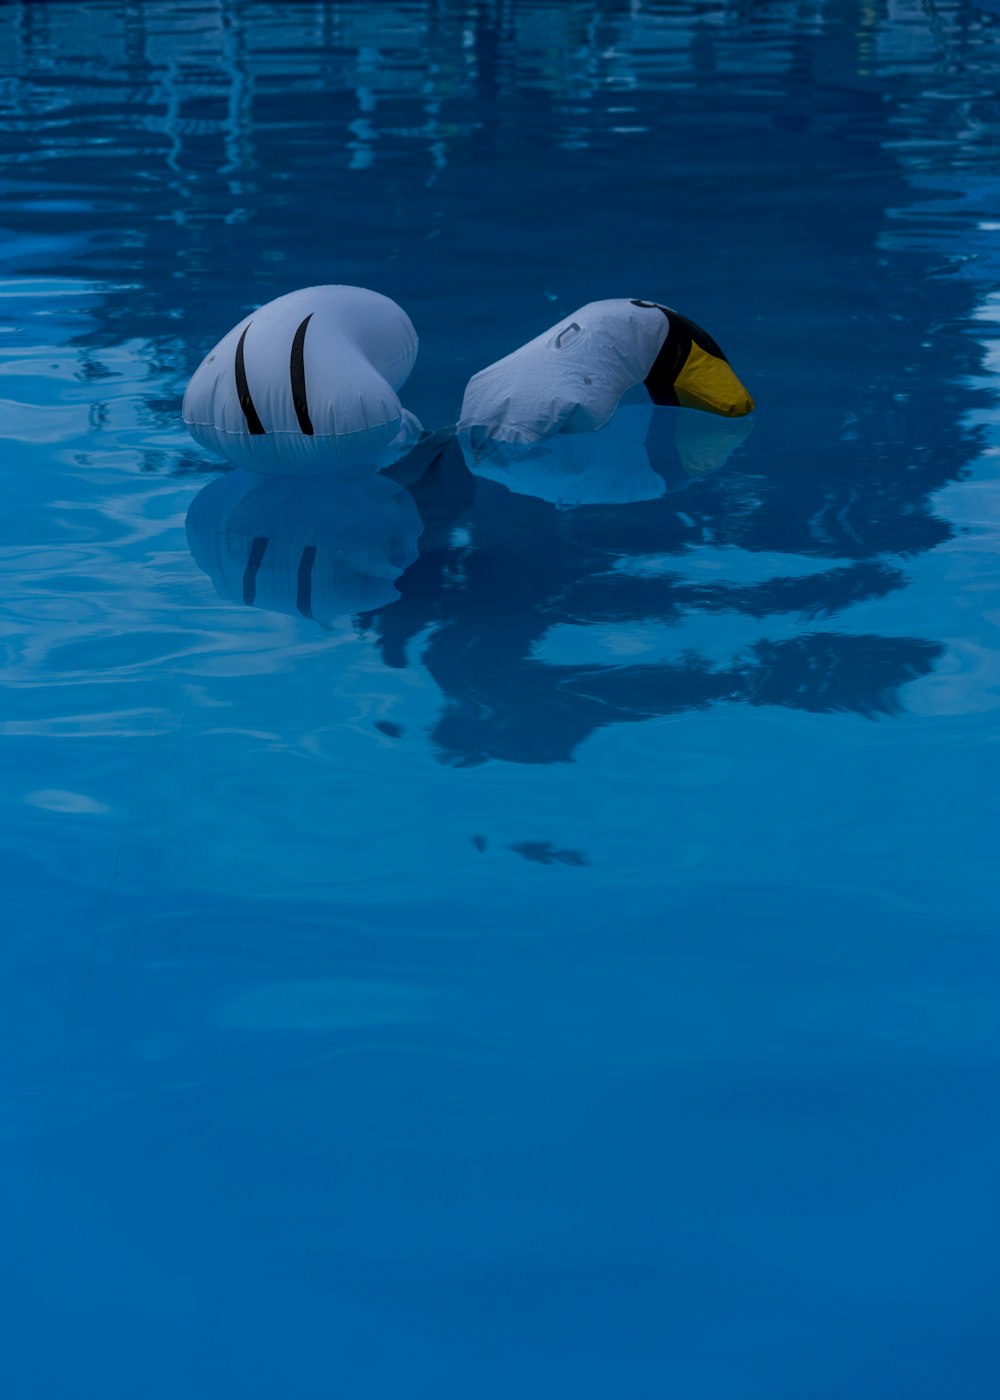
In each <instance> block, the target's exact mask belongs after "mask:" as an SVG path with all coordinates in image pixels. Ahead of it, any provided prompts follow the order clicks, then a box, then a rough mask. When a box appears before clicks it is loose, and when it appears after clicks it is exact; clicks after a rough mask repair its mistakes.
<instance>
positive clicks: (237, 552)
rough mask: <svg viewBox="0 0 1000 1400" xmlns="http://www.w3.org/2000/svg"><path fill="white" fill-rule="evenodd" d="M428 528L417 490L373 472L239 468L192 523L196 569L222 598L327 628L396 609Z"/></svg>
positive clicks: (215, 488)
mask: <svg viewBox="0 0 1000 1400" xmlns="http://www.w3.org/2000/svg"><path fill="white" fill-rule="evenodd" d="M421 529H422V524H421V519H420V514H419V511H418V510H417V507H416V504H415V502H414V500H413V497H412V496H411V495H410V493H409V492H408V491H406V490H405V489H404V488H403V487H402V486H398V485H397V484H396V483H395V482H393V481H388V480H386V478H385V477H382V476H375V475H373V476H365V477H361V478H357V477H356V478H353V479H348V480H344V479H343V478H341V477H337V476H332V477H322V478H302V477H298V478H294V477H293V478H281V477H273V476H271V477H268V476H261V475H259V474H257V473H254V472H246V471H240V470H237V471H232V472H229V473H228V474H227V475H226V476H222V477H218V478H217V479H216V480H215V481H213V482H211V483H210V484H209V485H208V486H206V487H205V488H204V489H203V490H202V491H200V492H199V493H198V495H197V496H196V497H195V498H194V500H193V501H192V502H191V507H190V509H189V511H188V518H187V536H188V544H189V546H190V549H191V553H192V554H193V555H194V559H195V562H196V564H197V565H198V567H199V568H201V569H203V570H204V572H205V573H206V574H208V575H209V576H210V577H211V579H212V581H213V583H214V584H215V586H216V588H217V590H218V592H219V594H220V595H221V596H222V597H223V598H228V599H230V600H232V601H233V602H241V603H246V604H247V605H248V606H257V607H260V608H264V609H265V610H267V611H269V612H280V613H288V614H289V615H292V616H294V615H296V614H298V615H300V616H302V617H307V618H313V619H315V621H317V622H323V623H325V622H330V621H332V620H333V619H334V618H338V617H346V616H352V615H353V614H354V613H358V612H367V611H370V610H372V609H374V608H381V607H384V606H385V605H386V604H387V603H392V602H394V601H395V599H396V598H398V597H399V594H398V592H397V590H396V587H395V583H396V580H397V579H398V578H399V576H400V574H402V573H403V572H404V570H406V569H407V568H409V566H410V565H411V564H412V563H413V561H414V560H415V559H416V557H417V540H418V538H419V536H420V533H421Z"/></svg>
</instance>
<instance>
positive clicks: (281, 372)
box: [182, 287, 421, 475]
mask: <svg viewBox="0 0 1000 1400" xmlns="http://www.w3.org/2000/svg"><path fill="white" fill-rule="evenodd" d="M416 357H417V334H416V331H415V330H414V329H413V324H412V322H411V321H410V318H409V316H407V314H406V312H405V311H403V309H402V308H401V307H399V306H397V305H396V303H395V302H394V301H390V300H389V298H388V297H384V296H382V295H380V293H378V292H370V291H367V290H366V289H365V288H364V287H306V288H303V290H302V291H298V292H290V293H289V294H288V295H287V296H283V297H278V299H277V300H276V301H271V302H268V303H267V305H266V306H262V307H260V308H259V310H257V311H254V312H253V313H252V315H250V316H247V317H246V319H245V320H243V321H241V322H240V324H239V325H238V326H235V327H234V328H233V329H232V330H231V331H230V332H229V334H228V335H227V336H224V337H223V339H222V340H220V341H219V343H218V345H217V346H216V347H215V349H214V350H213V351H212V352H211V353H210V354H209V355H207V356H206V357H205V359H204V360H203V361H202V363H201V364H200V365H199V367H198V369H197V370H196V371H195V373H194V376H193V377H192V379H191V382H190V384H189V385H188V387H187V392H186V393H185V395H184V405H183V410H182V412H183V415H184V422H185V423H186V424H187V427H188V429H189V431H190V433H191V436H192V437H193V438H194V440H195V441H196V442H197V443H198V444H199V445H200V446H202V447H205V448H207V449H208V451H210V452H215V453H217V454H218V455H219V456H220V457H225V458H226V459H227V461H230V462H235V463H236V464H237V465H238V466H243V467H248V468H249V469H250V470H251V471H255V472H270V473H275V474H281V475H318V474H325V473H330V472H338V471H352V470H357V469H359V468H365V467H371V468H374V469H375V470H379V469H380V468H381V467H383V466H386V465H387V464H388V463H389V462H392V461H394V460H395V458H397V457H399V456H401V455H402V453H403V452H405V451H406V450H407V449H408V448H409V447H410V446H411V445H412V444H413V443H414V442H416V440H417V438H418V437H419V436H420V432H421V428H420V424H419V423H418V421H417V420H416V418H414V416H413V414H412V413H409V412H407V410H406V409H405V408H403V406H402V404H401V403H400V401H399V397H398V391H399V389H400V388H401V387H402V385H403V384H404V382H405V381H406V379H407V377H408V375H409V373H410V371H411V369H412V368H413V363H414V361H415V359H416Z"/></svg>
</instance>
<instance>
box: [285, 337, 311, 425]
mask: <svg viewBox="0 0 1000 1400" xmlns="http://www.w3.org/2000/svg"><path fill="white" fill-rule="evenodd" d="M312 316H313V314H312V312H311V311H310V313H309V315H308V316H307V317H306V319H305V320H304V321H303V322H302V324H301V326H299V328H298V330H297V331H296V332H295V339H294V340H293V341H292V359H291V363H290V365H289V369H290V370H291V375H292V403H293V404H294V405H295V416H296V418H297V419H298V420H299V427H300V428H301V429H302V431H303V432H304V433H305V434H306V435H307V436H308V437H312V435H313V425H312V419H311V418H310V417H309V405H308V403H307V402H306V357H305V348H306V328H307V327H308V325H309V322H310V321H311V320H312Z"/></svg>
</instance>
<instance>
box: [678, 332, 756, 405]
mask: <svg viewBox="0 0 1000 1400" xmlns="http://www.w3.org/2000/svg"><path fill="white" fill-rule="evenodd" d="M674 393H675V394H676V395H677V402H678V403H679V404H680V405H681V407H682V408H700V409H703V410H704V411H705V412H706V413H719V414H721V415H722V416H723V417H724V418H743V417H745V415H746V414H748V413H752V412H753V410H754V401H753V399H752V398H751V397H750V395H749V394H748V393H747V391H746V389H744V387H743V385H742V384H741V383H740V381H739V380H738V379H737V378H736V375H735V374H734V373H733V371H732V370H731V369H730V367H729V365H728V364H727V363H726V361H725V360H720V359H718V358H717V357H716V356H715V355H710V354H709V353H708V351H707V350H703V349H702V348H701V346H700V345H696V344H694V343H692V345H691V353H690V354H689V355H688V357H687V359H686V360H685V362H684V367H683V369H682V370H681V372H680V374H678V376H677V378H676V379H675V380H674Z"/></svg>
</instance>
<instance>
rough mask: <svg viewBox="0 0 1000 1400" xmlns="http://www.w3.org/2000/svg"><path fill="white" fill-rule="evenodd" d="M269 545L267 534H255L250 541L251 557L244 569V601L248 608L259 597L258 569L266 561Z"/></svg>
mask: <svg viewBox="0 0 1000 1400" xmlns="http://www.w3.org/2000/svg"><path fill="white" fill-rule="evenodd" d="M267 546H268V539H267V536H266V535H254V537H253V540H252V541H251V543H250V558H249V559H248V560H247V566H246V568H245V569H244V570H243V601H244V603H246V605H247V607H248V608H252V607H253V604H254V599H255V598H256V597H257V570H258V569H259V568H260V566H261V564H262V563H263V562H264V553H265V551H266V549H267Z"/></svg>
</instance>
